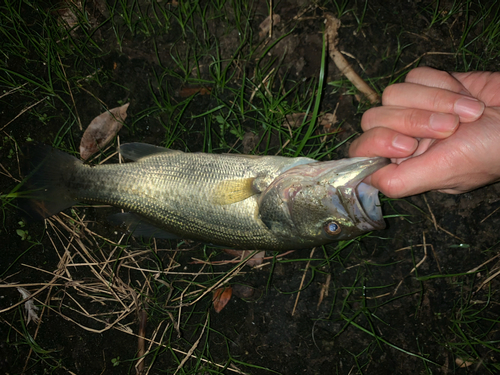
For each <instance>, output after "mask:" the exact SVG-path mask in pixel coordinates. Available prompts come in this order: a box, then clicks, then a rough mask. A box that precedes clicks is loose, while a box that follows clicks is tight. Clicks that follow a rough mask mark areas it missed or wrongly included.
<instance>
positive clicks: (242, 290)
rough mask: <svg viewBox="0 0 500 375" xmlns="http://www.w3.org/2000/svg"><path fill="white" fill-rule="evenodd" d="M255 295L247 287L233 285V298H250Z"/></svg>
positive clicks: (253, 291) (251, 289)
mask: <svg viewBox="0 0 500 375" xmlns="http://www.w3.org/2000/svg"><path fill="white" fill-rule="evenodd" d="M254 294H255V289H254V288H252V287H251V286H248V285H242V284H234V285H233V296H235V297H238V298H245V299H248V298H251V297H253V295H254Z"/></svg>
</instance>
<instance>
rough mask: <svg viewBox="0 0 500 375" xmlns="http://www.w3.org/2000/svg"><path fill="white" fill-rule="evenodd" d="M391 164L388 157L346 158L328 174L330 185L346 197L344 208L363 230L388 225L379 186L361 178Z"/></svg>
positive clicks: (382, 227)
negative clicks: (383, 211)
mask: <svg viewBox="0 0 500 375" xmlns="http://www.w3.org/2000/svg"><path fill="white" fill-rule="evenodd" d="M388 164H390V160H389V159H386V158H379V157H377V158H353V159H345V161H344V164H343V165H342V166H340V167H339V168H337V169H336V170H335V173H334V175H332V176H329V177H330V178H329V180H330V181H329V182H330V184H331V185H332V187H334V188H336V190H337V191H338V192H339V193H340V194H341V196H342V198H343V199H342V201H343V206H344V209H345V210H346V211H347V212H348V213H349V216H350V217H351V219H353V221H354V223H355V225H356V226H357V227H358V228H359V229H360V230H362V231H365V232H366V231H372V230H380V229H384V228H385V221H384V219H383V215H382V209H381V207H380V200H379V198H378V189H376V188H374V187H373V186H371V185H368V184H365V183H362V181H363V180H364V179H365V178H366V177H368V176H369V175H371V174H372V173H374V172H376V171H378V170H379V169H381V168H383V167H385V166H386V165H388Z"/></svg>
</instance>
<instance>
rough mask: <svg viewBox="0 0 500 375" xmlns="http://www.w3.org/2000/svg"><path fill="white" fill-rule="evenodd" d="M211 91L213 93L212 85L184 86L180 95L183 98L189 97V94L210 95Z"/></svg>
mask: <svg viewBox="0 0 500 375" xmlns="http://www.w3.org/2000/svg"><path fill="white" fill-rule="evenodd" d="M211 93H212V88H211V87H183V88H182V89H180V91H179V96H180V97H181V98H187V97H188V96H192V95H194V94H199V95H210V94H211Z"/></svg>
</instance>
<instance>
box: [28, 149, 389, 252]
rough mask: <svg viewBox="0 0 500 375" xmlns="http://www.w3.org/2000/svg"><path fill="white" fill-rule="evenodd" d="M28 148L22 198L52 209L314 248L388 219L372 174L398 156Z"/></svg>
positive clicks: (189, 233) (143, 231)
mask: <svg viewBox="0 0 500 375" xmlns="http://www.w3.org/2000/svg"><path fill="white" fill-rule="evenodd" d="M33 149H34V151H32V152H31V153H30V155H28V158H29V160H31V162H30V163H31V167H30V168H32V171H31V172H30V173H29V174H28V175H27V177H26V178H25V180H24V182H23V187H22V190H23V191H24V194H23V196H24V197H23V198H21V200H22V204H20V208H21V209H22V210H23V211H24V212H25V213H27V214H28V215H29V216H30V217H31V218H35V219H44V218H48V217H50V216H52V215H54V214H57V213H58V212H60V211H62V210H64V209H66V208H69V207H71V206H73V205H75V204H77V203H79V202H80V203H87V204H109V205H112V206H115V207H118V208H121V209H123V210H125V211H127V212H125V213H119V214H116V215H112V216H111V217H110V218H109V220H110V221H111V223H113V224H121V225H124V226H125V228H126V229H127V230H129V231H130V232H132V234H133V235H134V236H143V237H157V238H170V239H175V238H177V239H190V240H196V241H201V242H204V243H209V244H213V245H216V246H222V247H227V248H232V249H244V250H292V249H305V248H312V247H315V246H321V245H326V244H328V243H331V242H334V241H339V240H348V239H352V238H355V237H357V236H359V235H361V234H363V233H366V232H369V231H373V230H380V229H384V228H385V222H384V219H383V216H382V210H381V207H380V201H379V196H378V190H377V189H376V188H374V187H372V186H370V185H367V184H365V183H363V182H362V181H363V179H364V178H366V177H367V176H369V175H370V174H372V173H373V172H375V171H377V170H379V169H380V168H382V167H384V166H385V165H387V164H389V163H390V161H389V160H388V159H386V158H380V157H376V158H359V157H358V158H351V159H340V160H332V161H317V160H314V159H311V158H308V157H294V158H292V157H284V156H256V155H241V154H211V153H185V152H182V151H179V150H173V149H167V148H163V147H159V146H154V145H150V144H145V143H128V144H124V145H122V146H120V148H119V150H120V153H121V155H122V156H123V157H124V158H125V159H129V160H131V161H132V162H128V163H117V164H103V165H97V166H90V165H88V164H85V163H84V162H82V161H81V160H79V159H78V158H76V157H74V156H72V155H70V154H67V153H65V152H63V151H60V150H57V149H54V148H51V147H49V146H44V145H39V146H36V147H34V148H33Z"/></svg>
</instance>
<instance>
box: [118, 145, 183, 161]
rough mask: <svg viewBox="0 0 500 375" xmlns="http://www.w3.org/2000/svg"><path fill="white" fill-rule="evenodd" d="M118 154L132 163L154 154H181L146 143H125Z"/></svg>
mask: <svg viewBox="0 0 500 375" xmlns="http://www.w3.org/2000/svg"><path fill="white" fill-rule="evenodd" d="M120 153H121V154H122V155H123V157H124V158H126V159H130V160H133V161H138V160H140V159H142V158H146V157H148V156H151V155H156V154H178V153H182V151H179V150H171V149H169V148H165V147H160V146H154V145H150V144H147V143H139V142H133V143H126V144H124V145H121V146H120Z"/></svg>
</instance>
